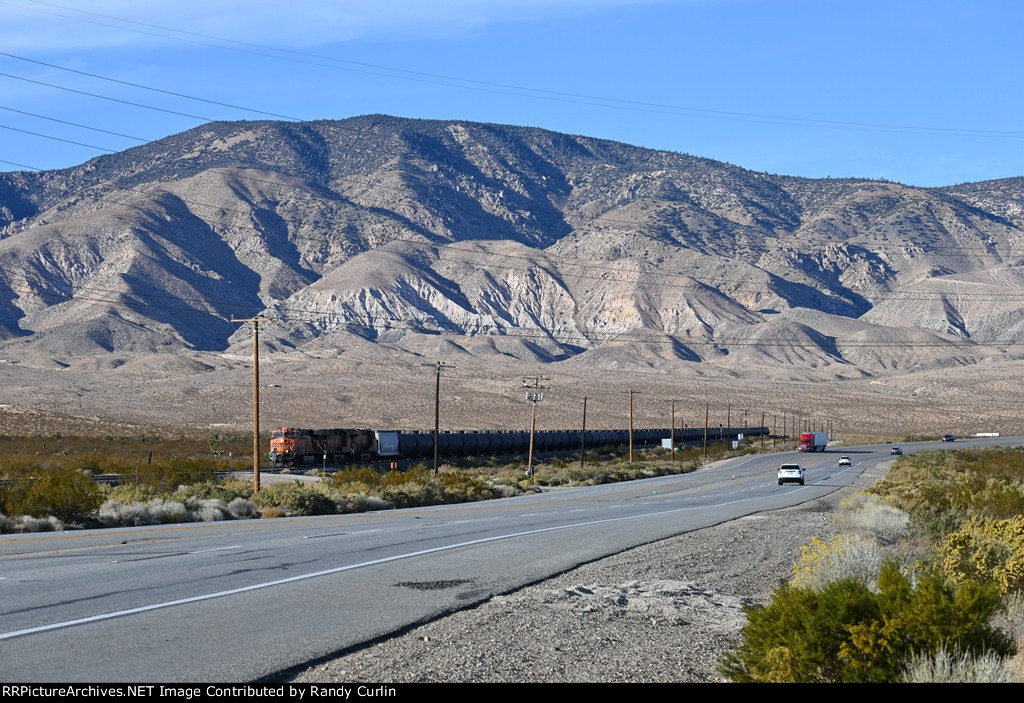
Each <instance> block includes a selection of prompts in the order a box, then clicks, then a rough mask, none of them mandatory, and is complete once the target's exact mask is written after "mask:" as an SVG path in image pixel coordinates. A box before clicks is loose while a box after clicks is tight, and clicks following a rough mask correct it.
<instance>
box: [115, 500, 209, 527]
mask: <svg viewBox="0 0 1024 703" xmlns="http://www.w3.org/2000/svg"><path fill="white" fill-rule="evenodd" d="M99 519H100V522H102V523H104V524H106V525H111V526H117V527H133V526H140V525H168V524H174V523H180V522H192V521H193V520H194V515H193V514H192V513H191V512H190V511H189V509H188V508H187V507H185V504H184V503H180V502H178V501H174V500H166V499H164V498H153V499H152V500H149V501H146V502H145V503H118V502H116V501H113V500H106V501H104V502H103V505H101V506H100V509H99Z"/></svg>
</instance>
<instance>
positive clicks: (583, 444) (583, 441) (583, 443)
mask: <svg viewBox="0 0 1024 703" xmlns="http://www.w3.org/2000/svg"><path fill="white" fill-rule="evenodd" d="M586 455H587V396H583V431H582V432H581V433H580V468H581V469H582V468H583V460H584V457H585V456H586Z"/></svg>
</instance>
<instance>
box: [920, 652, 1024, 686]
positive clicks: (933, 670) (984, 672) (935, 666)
mask: <svg viewBox="0 0 1024 703" xmlns="http://www.w3.org/2000/svg"><path fill="white" fill-rule="evenodd" d="M900 678H901V680H902V681H903V682H904V683H1012V682H1013V675H1012V672H1011V668H1010V663H1009V662H1008V661H1007V660H1006V659H1004V658H1003V657H1000V656H999V655H997V654H994V653H992V652H986V653H984V654H981V655H978V656H972V655H970V654H968V653H966V652H959V653H957V652H953V653H950V652H948V651H946V648H945V647H942V648H940V649H939V651H938V652H934V653H928V652H921V653H919V654H915V655H913V656H912V657H910V661H909V662H907V665H906V668H905V669H904V671H903V675H902V676H901V677H900Z"/></svg>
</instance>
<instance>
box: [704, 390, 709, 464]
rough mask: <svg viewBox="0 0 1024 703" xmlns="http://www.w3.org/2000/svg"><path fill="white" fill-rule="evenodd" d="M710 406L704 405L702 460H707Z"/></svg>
mask: <svg viewBox="0 0 1024 703" xmlns="http://www.w3.org/2000/svg"><path fill="white" fill-rule="evenodd" d="M709 412H710V406H709V405H708V404H707V403H704V458H705V459H707V458H708V413H709Z"/></svg>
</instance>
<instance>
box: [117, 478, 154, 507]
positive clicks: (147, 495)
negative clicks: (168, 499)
mask: <svg viewBox="0 0 1024 703" xmlns="http://www.w3.org/2000/svg"><path fill="white" fill-rule="evenodd" d="M157 497H158V493H157V490H156V489H155V488H153V487H152V486H144V485H141V484H138V483H121V484H118V485H117V486H114V487H113V488H110V489H108V490H107V495H106V498H107V500H112V501H115V502H117V503H144V502H146V501H149V500H153V499H154V498H157Z"/></svg>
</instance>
